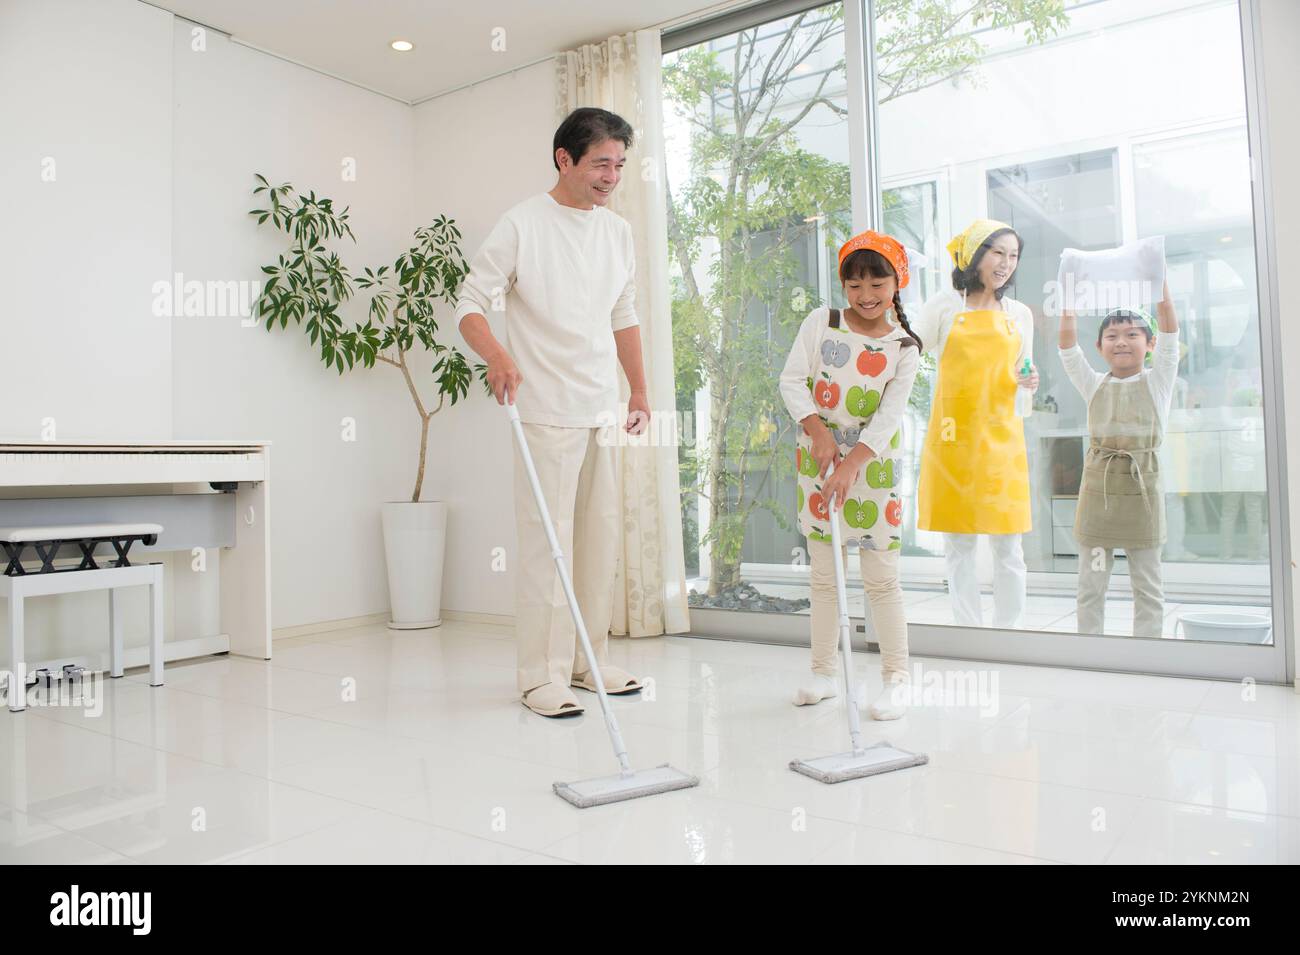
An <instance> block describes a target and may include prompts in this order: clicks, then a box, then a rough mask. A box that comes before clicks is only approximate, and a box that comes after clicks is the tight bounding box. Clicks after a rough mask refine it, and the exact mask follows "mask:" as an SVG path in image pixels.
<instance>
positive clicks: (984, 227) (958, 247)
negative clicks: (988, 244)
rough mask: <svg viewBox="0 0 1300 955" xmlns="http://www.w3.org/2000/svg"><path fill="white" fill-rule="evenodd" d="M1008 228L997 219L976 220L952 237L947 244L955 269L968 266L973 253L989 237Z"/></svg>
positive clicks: (973, 255)
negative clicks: (955, 264) (955, 265)
mask: <svg viewBox="0 0 1300 955" xmlns="http://www.w3.org/2000/svg"><path fill="white" fill-rule="evenodd" d="M1010 228H1011V226H1009V225H1007V224H1006V223H1005V222H999V221H998V220H997V219H976V220H975V221H974V222H972V223H971V224H970V225H969V226H967V227H966V231H965V232H959V233H958V234H957V235H955V236H953V237H952V241H951V242H949V243H948V252H949V253H950V254H951V255H952V260H953V261H954V262H956V263H957V268H959V269H964V268H966V267H967V266H969V265H970V260H971V259H972V258H974V257H975V253H976V252H977V251H978V250H979V247H980V246H981V245H983V244H984V242H985V240H986V239H988V237H989V236H991V235H992V234H993V233H994V232H997V231H998V230H1000V229H1010Z"/></svg>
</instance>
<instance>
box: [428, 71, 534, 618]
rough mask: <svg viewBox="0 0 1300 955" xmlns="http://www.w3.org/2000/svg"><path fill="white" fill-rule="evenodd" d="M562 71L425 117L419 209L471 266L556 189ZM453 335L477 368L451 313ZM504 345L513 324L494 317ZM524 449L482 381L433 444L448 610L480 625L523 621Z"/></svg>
mask: <svg viewBox="0 0 1300 955" xmlns="http://www.w3.org/2000/svg"><path fill="white" fill-rule="evenodd" d="M557 125H559V120H558V119H557V118H556V114H555V66H554V64H553V63H552V62H551V61H549V60H548V61H546V62H543V63H539V64H536V65H534V66H531V67H528V68H526V69H523V70H519V71H517V72H515V73H510V74H507V75H506V76H502V77H499V78H497V79H492V80H488V81H486V82H483V83H478V84H475V85H474V86H471V87H468V88H466V89H464V90H460V91H458V92H455V93H449V94H447V95H446V96H440V97H438V98H437V99H434V100H430V101H429V102H427V103H423V104H421V105H419V106H417V107H416V108H415V157H416V158H415V165H416V184H415V190H416V191H415V196H416V202H415V207H416V209H417V211H418V213H419V218H420V219H421V221H428V220H430V219H432V218H434V217H435V216H437V215H439V214H444V215H448V216H451V217H452V218H453V219H455V220H456V222H457V224H458V225H459V226H460V229H461V231H462V232H463V233H464V239H463V249H464V253H465V258H466V259H469V258H471V257H472V256H473V254H474V252H475V251H476V250H477V249H478V247H479V245H480V244H481V243H482V241H483V240H484V239H485V238H486V237H487V234H488V231H489V230H490V229H491V228H492V226H493V225H494V224H495V223H496V221H497V219H498V218H500V216H501V214H502V213H503V212H505V210H506V209H508V208H510V207H511V206H512V205H514V204H515V203H517V202H519V201H521V200H523V199H526V198H527V197H528V196H530V195H534V194H536V193H538V192H543V191H545V190H547V189H550V188H551V186H553V185H554V184H555V167H554V166H553V165H552V164H551V143H552V141H553V138H554V136H555V127H556V126H557ZM445 314H446V319H445V320H444V321H443V322H442V325H441V327H442V330H443V332H444V333H445V334H446V335H447V338H446V339H445V340H446V342H447V343H448V344H450V343H452V342H453V341H454V342H455V343H456V344H457V345H458V346H459V347H460V348H461V349H462V350H464V351H465V352H466V354H467V356H468V357H469V358H471V359H472V360H474V361H477V357H476V356H475V355H474V353H473V352H472V351H469V350H468V348H467V346H466V345H465V343H464V340H463V339H461V337H460V334H459V332H458V331H457V330H456V323H455V321H454V316H453V315H452V314H451V310H450V309H448V310H446V313H445ZM488 319H489V321H490V322H491V324H492V330H493V332H494V333H495V334H496V336H497V337H498V338H499V339H501V340H503V341H504V338H505V328H504V321H503V320H502V319H501V317H500V316H496V317H495V318H494V317H493V316H488ZM512 440H513V438H512V435H511V432H510V427H509V424H508V421H507V418H506V415H505V411H504V410H503V409H502V408H501V407H500V406H499V405H497V403H496V400H495V399H489V398H487V397H486V396H485V395H484V394H483V391H482V386H481V385H479V383H478V382H477V380H476V381H475V383H474V385H473V387H472V388H471V390H470V395H469V399H468V400H467V401H465V402H462V403H460V404H458V405H457V406H456V407H455V408H445V409H444V410H443V411H442V412H441V413H439V414H438V415H437V416H436V417H435V418H434V421H433V425H432V426H431V428H430V432H429V447H430V453H429V469H428V471H427V472H426V478H425V485H426V486H425V497H426V498H427V499H429V500H441V501H446V502H447V503H448V506H449V511H450V517H449V520H448V532H447V556H448V561H447V565H446V568H445V569H444V571H443V591H442V593H443V604H444V605H445V606H446V607H447V608H449V609H453V610H462V611H473V612H479V613H497V614H502V613H504V614H512V613H513V612H514V576H513V562H512V561H511V560H510V559H509V558H508V559H507V562H506V572H505V573H493V572H492V570H491V561H492V550H493V548H495V547H502V548H504V549H505V553H506V554H507V555H509V557H513V555H514V549H515V530H514V504H513V501H514V491H513V487H514V483H513V482H514V471H513V467H514V462H513V457H512V454H513V451H512V448H511V441H512Z"/></svg>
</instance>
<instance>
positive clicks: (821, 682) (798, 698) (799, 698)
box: [794, 673, 839, 706]
mask: <svg viewBox="0 0 1300 955" xmlns="http://www.w3.org/2000/svg"><path fill="white" fill-rule="evenodd" d="M837 692H839V691H838V690H836V689H835V678H834V677H829V676H826V675H824V674H822V673H809V674H808V675H807V676H805V677H804V678H803V679H802V680H800V681H799V686H798V688H797V689H796V690H795V691H794V705H795V706H807V705H808V704H809V703H820V702H821V701H822V700H828V699H830V698H831V697H832V696H834V695H835V694H836V693H837Z"/></svg>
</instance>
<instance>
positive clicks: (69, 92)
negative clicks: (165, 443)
mask: <svg viewBox="0 0 1300 955" xmlns="http://www.w3.org/2000/svg"><path fill="white" fill-rule="evenodd" d="M171 30H172V17H171V15H170V14H167V13H164V12H162V11H161V10H157V9H155V8H153V7H149V6H145V5H144V4H142V3H136V2H135V0H65V2H61V3H48V2H45V3H42V2H38V0H6V2H5V3H3V4H0V91H3V93H0V190H3V191H2V192H0V278H2V279H3V287H4V296H3V298H0V302H2V303H3V304H0V334H2V336H3V337H2V338H0V360H2V361H3V368H4V397H3V400H0V435H6V436H20V435H21V436H24V437H27V438H37V437H42V436H44V437H49V434H48V432H46V433H45V434H44V435H43V433H42V429H43V427H44V426H43V424H42V421H43V419H46V418H53V419H54V424H55V429H56V430H55V432H54V436H56V437H57V438H59V439H64V438H96V437H115V438H116V437H125V436H128V435H131V436H151V437H158V438H168V437H170V436H171V432H172V408H171V402H170V400H169V391H170V388H171V349H172V343H171V331H170V329H169V327H168V325H167V323H166V322H165V321H161V320H159V319H157V318H155V317H154V316H153V315H152V313H151V311H150V304H151V299H152V296H151V294H150V287H151V285H152V283H153V282H154V281H156V280H157V279H158V278H159V277H161V276H165V275H166V274H167V273H168V271H169V269H170V265H171V260H170V259H171V214H172V213H171V196H172V164H171V143H172V128H171V116H172V113H171V70H172V56H171ZM51 164H52V165H51ZM50 176H52V177H53V178H52V179H50V178H49V177H50Z"/></svg>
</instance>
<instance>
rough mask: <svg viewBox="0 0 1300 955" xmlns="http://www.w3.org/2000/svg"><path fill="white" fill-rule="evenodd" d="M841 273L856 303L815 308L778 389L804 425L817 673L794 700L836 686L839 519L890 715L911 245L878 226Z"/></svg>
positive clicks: (897, 662) (875, 714)
mask: <svg viewBox="0 0 1300 955" xmlns="http://www.w3.org/2000/svg"><path fill="white" fill-rule="evenodd" d="M839 272H840V282H841V283H842V285H843V288H844V298H845V300H846V301H847V302H848V305H849V307H848V308H846V309H844V311H843V313H841V312H840V310H839V309H832V308H818V309H815V310H814V311H813V312H812V313H811V314H809V315H808V317H807V318H805V319H804V321H803V325H802V326H801V327H800V329H799V335H798V337H797V338H796V340H795V343H794V347H792V348H791V349H790V355H789V357H788V358H787V359H786V363H785V368H784V370H783V371H782V372H781V397H782V399H783V400H784V401H785V405H786V408H787V409H788V410H789V412H790V414H791V416H792V417H793V418H794V419H795V420H796V421H797V422H799V424H800V426H801V429H802V430H801V431H800V433H799V439H798V447H797V449H796V452H795V463H796V469H797V471H798V491H797V494H798V511H799V530H800V532H801V533H802V534H804V535H805V536H806V537H807V538H808V555H809V561H810V565H811V568H810V569H811V580H810V584H811V598H812V673H810V674H809V675H808V676H807V677H806V678H804V679H803V680H802V681H801V682H800V685H799V687H798V688H797V689H796V691H795V695H794V702H795V705H797V706H802V705H805V704H809V703H817V702H820V701H821V700H824V699H827V698H828V697H833V696H835V694H836V673H837V671H838V668H839V655H838V653H837V647H838V643H839V639H838V616H839V614H838V610H837V608H836V598H835V566H834V563H833V559H834V558H833V555H832V553H831V535H830V525H829V523H828V521H831V520H838V521H840V528H841V530H842V532H843V541H844V542H845V543H846V544H847V542H848V541H849V540H850V539H852V540H855V541H857V542H858V546H859V550H858V561H859V565H860V567H861V570H862V586H863V589H864V590H865V592H866V594H867V597H868V598H869V601H870V607H869V611H868V612H869V613H870V615H871V621H872V625H873V627H874V628H875V632H876V639H877V641H878V642H879V644H880V657H881V668H882V670H883V675H884V692H883V693H881V694H880V696H879V698H877V699H876V701H875V702H874V703H872V704H871V707H870V709H869V712H870V714H871V716H872V718H873V719H878V720H893V719H898V718H899V717H900V716H902V715H903V701H902V700H901V699H900V697H901V696H902V695H903V694H897V693H894V692H893V690H894V687H895V686H897V685H898V684H900V683H906V682H907V681H908V670H907V620H906V618H905V617H904V615H903V589H902V587H901V586H900V584H899V579H898V558H899V553H900V550H901V548H902V540H901V537H900V533H901V532H900V528H901V526H902V523H903V502H902V500H901V499H900V497H899V494H898V492H897V491H896V490H895V488H897V487H898V485H899V483H900V480H901V477H902V474H901V472H902V460H901V458H900V457H899V454H898V445H899V438H900V431H899V427H900V425H901V423H902V418H903V410H904V409H905V408H906V407H907V398H908V395H909V394H910V392H911V390H912V381H913V379H915V377H916V369H917V366H918V364H919V363H920V358H919V355H920V349H921V341H920V339H919V338H917V337H916V335H915V334H913V333H912V330H911V328H910V327H909V326H908V323H907V316H906V315H904V314H903V306H902V304H901V302H900V300H899V297H898V292H899V289H902V288H906V287H907V280H908V270H907V253H906V252H905V251H904V250H903V246H902V245H901V244H900V243H899V242H898V240H896V239H894V238H892V237H890V236H887V235H881V234H880V233H878V232H870V231H868V232H863V233H862V234H860V235H856V236H854V237H853V238H852V239H850V240H849V241H848V242H846V243H844V245H843V246H842V247H841V248H840V259H839ZM832 465H835V467H834V471H833V472H832V473H830V474H829V476H828V472H830V471H831V466H832ZM846 550H847V547H846Z"/></svg>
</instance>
